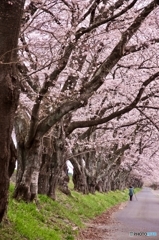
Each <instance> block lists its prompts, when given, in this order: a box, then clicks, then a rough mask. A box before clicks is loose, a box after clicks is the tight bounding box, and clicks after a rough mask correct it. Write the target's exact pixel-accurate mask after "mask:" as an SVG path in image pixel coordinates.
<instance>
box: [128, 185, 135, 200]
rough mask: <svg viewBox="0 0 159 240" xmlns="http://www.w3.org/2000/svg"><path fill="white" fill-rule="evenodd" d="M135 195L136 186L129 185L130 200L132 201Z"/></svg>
mask: <svg viewBox="0 0 159 240" xmlns="http://www.w3.org/2000/svg"><path fill="white" fill-rule="evenodd" d="M133 195H134V188H133V187H132V186H130V187H129V197H130V201H132V198H133Z"/></svg>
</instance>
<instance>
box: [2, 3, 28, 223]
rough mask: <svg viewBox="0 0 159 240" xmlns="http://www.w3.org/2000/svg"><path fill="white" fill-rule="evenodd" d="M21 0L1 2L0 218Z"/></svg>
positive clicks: (14, 101)
mask: <svg viewBox="0 0 159 240" xmlns="http://www.w3.org/2000/svg"><path fill="white" fill-rule="evenodd" d="M23 6H24V1H23V0H18V1H15V0H10V1H6V0H1V2H0V43H1V44H0V115H1V117H0V222H1V221H2V219H3V216H4V213H5V211H6V207H7V195H8V186H9V172H10V170H9V161H10V146H11V132H12V127H13V119H14V114H15V110H16V108H17V103H18V95H19V94H18V88H17V87H18V81H17V73H16V66H15V65H16V61H17V57H16V56H17V42H18V35H19V29H20V21H21V16H22V11H23Z"/></svg>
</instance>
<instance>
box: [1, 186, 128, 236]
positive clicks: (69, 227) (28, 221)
mask: <svg viewBox="0 0 159 240" xmlns="http://www.w3.org/2000/svg"><path fill="white" fill-rule="evenodd" d="M13 188H14V187H13V186H11V187H10V199H9V206H8V214H7V220H6V221H5V222H4V223H3V224H1V226H0V239H1V240H12V239H14V240H23V239H25V240H73V239H75V236H76V234H77V232H78V230H79V229H80V228H82V227H84V222H86V221H88V220H89V219H91V218H93V217H95V216H97V215H99V214H100V213H102V212H104V211H106V209H108V208H110V207H111V206H114V205H116V204H118V203H120V202H123V201H126V200H128V190H125V191H115V192H112V191H111V192H109V193H107V194H101V193H98V192H97V193H96V194H95V195H92V194H89V195H82V194H80V193H78V192H75V191H73V190H72V196H71V197H68V196H66V195H64V194H62V193H61V192H57V201H53V200H51V199H50V198H48V197H47V196H44V195H39V199H38V202H37V203H29V204H26V203H24V202H22V201H21V202H17V201H15V200H14V199H12V197H11V195H12V192H13Z"/></svg>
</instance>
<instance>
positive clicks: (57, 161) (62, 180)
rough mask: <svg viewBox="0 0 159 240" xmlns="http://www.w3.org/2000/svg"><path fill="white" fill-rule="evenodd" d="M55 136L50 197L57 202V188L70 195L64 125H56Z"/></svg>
mask: <svg viewBox="0 0 159 240" xmlns="http://www.w3.org/2000/svg"><path fill="white" fill-rule="evenodd" d="M54 131H55V132H56V134H55V132H54V135H55V136H56V138H54V139H53V146H52V147H53V155H52V160H51V176H50V179H49V191H48V196H49V197H51V198H52V199H54V200H56V188H57V186H58V185H59V186H60V190H61V191H63V192H64V193H66V194H68V195H70V194H71V193H70V191H69V189H68V185H67V183H68V181H69V179H68V178H67V175H66V174H67V173H68V172H67V169H65V168H66V145H65V144H66V143H65V133H64V130H63V123H62V122H61V123H59V124H58V125H56V127H55V129H54Z"/></svg>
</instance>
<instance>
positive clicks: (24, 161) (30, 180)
mask: <svg viewBox="0 0 159 240" xmlns="http://www.w3.org/2000/svg"><path fill="white" fill-rule="evenodd" d="M18 148H19V149H20V151H19V153H20V152H21V156H20V155H18V168H17V179H16V187H15V191H14V198H16V199H23V200H24V201H26V202H29V201H33V200H34V199H35V200H36V197H37V193H38V179H39V172H40V167H41V141H40V140H34V142H33V143H32V146H31V147H30V148H25V147H24V148H22V147H20V146H18Z"/></svg>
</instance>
